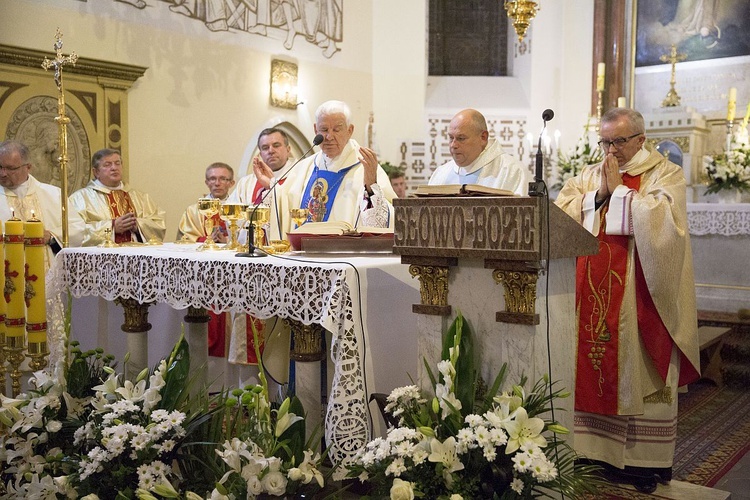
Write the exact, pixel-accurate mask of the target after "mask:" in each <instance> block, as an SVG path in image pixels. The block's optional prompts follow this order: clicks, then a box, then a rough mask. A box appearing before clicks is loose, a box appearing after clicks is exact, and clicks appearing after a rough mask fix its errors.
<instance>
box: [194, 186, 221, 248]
mask: <svg viewBox="0 0 750 500" xmlns="http://www.w3.org/2000/svg"><path fill="white" fill-rule="evenodd" d="M220 207H221V201H220V200H218V199H216V198H198V211H199V212H200V213H201V215H203V217H205V218H206V220H205V222H204V224H205V226H206V241H205V242H204V243H203V245H201V246H200V247H198V250H218V249H219V247H218V245H216V242H215V241H214V240H213V238H212V235H213V234H214V216H215V215H216V214H218V213H219V209H220Z"/></svg>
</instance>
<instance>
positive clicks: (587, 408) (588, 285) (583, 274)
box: [575, 174, 689, 415]
mask: <svg viewBox="0 0 750 500" xmlns="http://www.w3.org/2000/svg"><path fill="white" fill-rule="evenodd" d="M622 181H623V184H624V185H625V186H627V187H629V188H630V189H634V190H636V191H637V190H638V188H639V187H640V183H641V182H640V181H641V178H640V176H636V177H632V176H630V175H628V174H623V176H622ZM607 209H608V205H606V206H604V207H603V208H602V210H601V213H600V215H599V216H600V221H601V230H600V232H599V235H598V239H599V253H598V254H597V255H590V256H584V257H579V258H578V260H577V265H576V313H577V317H578V350H577V362H576V396H575V409H576V410H578V411H584V412H589V413H598V414H602V415H617V414H618V400H619V397H618V396H619V376H620V373H619V364H618V360H619V335H620V332H619V326H620V309H621V307H622V300H623V297H624V293H625V286H626V282H625V279H626V277H627V274H628V269H627V262H628V241H629V238H630V237H629V236H615V235H608V234H605V230H606V226H605V222H606V219H605V216H606V212H607ZM633 261H634V263H635V266H636V267H635V284H634V286H635V295H636V304H637V315H638V332H639V335H640V337H641V339H642V341H643V342H644V346H645V349H646V351H647V352H648V353H649V356H650V357H651V360H652V362H653V364H654V366H655V367H656V370H657V372H658V373H659V375H660V376H661V378H662V380H665V381H666V377H667V371H668V369H669V361H670V357H671V353H672V347H673V344H674V342H673V340H672V337H671V336H670V335H669V332H668V331H667V328H666V327H665V326H664V322H663V321H662V320H661V318H660V317H659V313H658V311H657V310H656V306H655V305H654V302H653V300H652V298H651V294H650V292H649V290H648V287H647V285H646V279H645V277H644V275H643V269H642V268H641V264H640V261H639V260H638V251H637V248H636V249H635V258H634V259H633ZM631 286H632V285H631ZM685 362H687V361H686V360H685ZM687 364H688V365H689V363H687Z"/></svg>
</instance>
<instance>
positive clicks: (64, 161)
mask: <svg viewBox="0 0 750 500" xmlns="http://www.w3.org/2000/svg"><path fill="white" fill-rule="evenodd" d="M62 46H63V42H62V33H61V32H60V28H57V32H56V33H55V45H54V47H55V59H53V60H51V61H50V60H49V59H47V58H46V57H45V58H44V61H43V62H42V68H44V69H45V70H47V69H50V68H55V84H56V85H57V116H56V117H55V121H56V122H57V126H58V128H59V132H58V136H57V142H58V143H59V146H60V156H59V157H58V158H57V159H58V160H59V161H60V176H61V179H62V181H61V183H62V185H61V186H60V190H61V191H62V196H61V197H60V199H61V205H60V210H61V213H62V217H61V220H62V246H63V248H67V247H68V204H67V200H68V124H69V123H70V118H68V117H67V116H65V92H64V91H63V78H62V70H63V66H65V65H66V64H72V65H73V66H75V64H76V61H77V60H78V55H77V54H76V53H75V52H71V53H70V55H69V56H63V54H62Z"/></svg>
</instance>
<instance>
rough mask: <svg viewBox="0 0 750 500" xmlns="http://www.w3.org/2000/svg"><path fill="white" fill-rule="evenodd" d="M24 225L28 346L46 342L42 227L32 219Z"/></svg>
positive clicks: (37, 220) (39, 222)
mask: <svg viewBox="0 0 750 500" xmlns="http://www.w3.org/2000/svg"><path fill="white" fill-rule="evenodd" d="M31 217H32V218H31V219H29V220H27V221H26V222H25V223H24V233H25V249H24V253H25V257H26V296H25V298H26V331H27V332H28V342H29V344H34V343H36V344H38V343H41V342H46V341H47V304H46V300H45V291H44V253H45V252H46V248H45V245H44V225H43V224H42V222H41V221H40V220H39V219H36V218H35V217H34V214H33V212H32V214H31Z"/></svg>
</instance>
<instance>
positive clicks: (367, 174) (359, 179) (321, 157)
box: [253, 101, 396, 239]
mask: <svg viewBox="0 0 750 500" xmlns="http://www.w3.org/2000/svg"><path fill="white" fill-rule="evenodd" d="M314 129H315V133H316V134H321V135H322V136H323V142H322V143H321V145H320V149H321V150H320V151H319V152H317V153H316V154H314V155H313V156H311V157H310V158H307V159H304V160H302V161H301V162H299V163H298V164H297V166H296V167H294V169H292V170H291V171H290V173H289V175H288V177H287V180H286V182H285V183H284V185H283V186H278V188H276V189H275V190H274V193H273V194H272V195H271V196H269V199H270V203H271V205H272V209H271V222H270V225H269V227H270V232H271V235H272V236H271V239H282V238H284V237H285V235H286V233H288V232H289V231H291V230H292V229H294V226H293V224H292V220H291V218H290V216H289V212H290V210H291V209H292V208H305V209H308V211H309V215H308V221H312V222H325V221H345V222H348V223H350V224H351V225H352V226H355V227H358V226H370V227H391V226H392V225H393V206H392V205H391V201H392V200H393V199H394V198H396V193H395V192H394V191H393V188H392V187H391V183H390V181H389V180H388V175H387V174H386V173H385V171H384V170H383V169H382V168H381V167H380V165H378V159H377V156H376V155H375V152H374V151H372V150H371V149H368V148H365V147H361V146H360V145H359V144H357V142H356V141H355V140H354V139H352V138H351V137H352V134H353V133H354V125H353V124H352V123H351V111H350V109H349V106H348V105H347V104H346V103H344V102H341V101H327V102H324V103H323V104H321V105H320V106H319V107H318V109H317V110H316V111H315V124H314ZM253 169H254V172H255V175H256V177H257V178H258V180H259V181H260V182H261V183H263V185H264V187H265V188H266V189H268V188H270V187H271V185H272V182H273V179H274V176H273V171H272V170H271V169H270V168H269V167H268V165H266V164H265V163H264V162H263V161H262V160H261V159H260V158H257V157H256V158H254V159H253ZM279 188H280V189H279Z"/></svg>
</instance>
